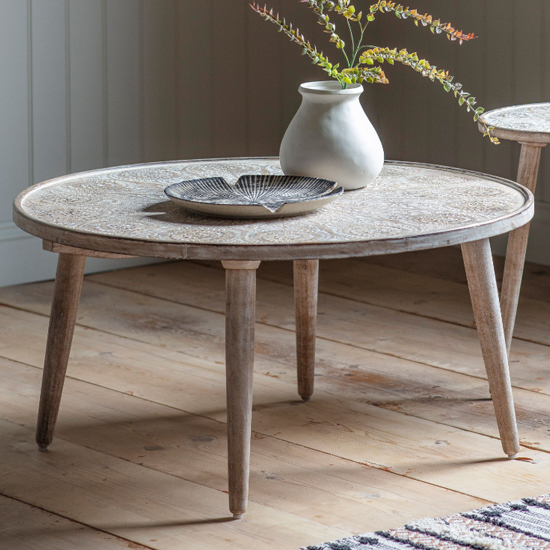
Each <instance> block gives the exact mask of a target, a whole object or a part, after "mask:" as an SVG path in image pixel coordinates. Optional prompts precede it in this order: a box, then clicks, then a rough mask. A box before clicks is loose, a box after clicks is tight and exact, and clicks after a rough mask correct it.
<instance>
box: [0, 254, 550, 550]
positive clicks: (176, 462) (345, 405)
mask: <svg viewBox="0 0 550 550" xmlns="http://www.w3.org/2000/svg"><path fill="white" fill-rule="evenodd" d="M501 263H502V262H501V261H498V262H497V264H498V265H497V271H501V267H502V266H501ZM258 276H259V280H258V308H257V319H258V324H257V329H256V334H257V345H256V376H255V396H254V403H255V405H254V421H253V440H252V459H251V462H252V465H251V482H250V492H251V494H250V506H249V512H248V513H247V514H246V516H245V519H244V520H241V521H232V520H231V519H230V518H229V511H228V508H227V491H226V437H225V394H224V392H225V385H224V339H223V335H224V318H223V307H224V290H223V289H224V282H223V271H222V270H221V269H220V265H219V264H202V265H201V264H198V263H192V262H183V263H171V264H162V265H154V266H148V267H142V268H134V269H130V270H124V271H116V272H109V273H103V274H99V275H93V276H89V277H87V278H86V282H85V283H84V290H83V297H82V302H81V306H80V310H79V316H78V327H77V330H76V333H75V340H74V344H73V350H72V355H71V361H70V364H69V378H68V379H67V383H66V385H65V393H64V397H63V400H62V404H61V413H60V418H59V423H58V427H57V432H56V439H55V440H54V443H53V444H52V446H51V447H50V451H49V452H47V453H39V452H38V451H37V448H36V446H35V444H34V424H35V417H36V410H37V400H38V390H39V384H40V378H41V370H40V369H41V364H42V360H43V354H44V348H45V337H46V329H47V322H48V318H47V316H48V312H49V305H50V300H51V295H52V288H53V285H52V283H51V282H47V283H39V284H32V285H24V286H19V287H10V288H3V289H0V304H2V305H1V306H0V327H1V328H0V548H2V549H8V548H9V549H10V550H14V549H15V550H19V549H40V550H43V549H45V550H49V549H52V550H66V549H67V550H68V549H71V550H72V549H74V548H81V549H84V548H85V549H98V548H100V549H102V550H103V549H111V548H112V549H118V548H158V549H178V550H181V549H185V550H199V549H201V550H202V549H205V550H206V549H208V550H212V549H215V550H224V549H251V550H262V549H270V550H275V549H284V550H293V549H294V550H295V549H297V548H299V547H300V546H302V545H307V544H313V543H316V542H321V541H327V540H332V539H335V538H339V537H342V536H345V535H349V534H351V533H361V532H365V531H371V530H378V529H387V528H390V527H396V526H398V525H400V524H402V523H404V522H406V521H408V520H411V519H413V518H419V517H423V516H434V515H445V514H449V513H453V512H458V511H465V510H469V509H472V508H476V507H479V506H483V505H486V504H488V503H492V502H498V501H505V500H509V499H516V498H519V497H526V496H535V495H538V494H543V493H545V492H549V491H550V467H549V466H550V376H548V372H549V370H550V268H544V267H541V266H535V265H530V266H528V268H527V273H526V277H525V283H524V292H523V299H522V302H521V306H520V312H519V318H518V326H517V331H516V335H517V338H516V339H515V341H514V344H513V350H512V355H511V369H512V379H513V382H514V386H515V389H514V396H515V400H516V408H517V413H518V419H519V428H520V437H521V441H522V445H523V448H522V451H521V453H520V455H519V456H520V458H519V459H517V460H514V461H510V460H507V459H505V457H504V454H503V452H502V449H501V446H500V441H499V439H498V433H497V427H496V423H495V420H494V416H493V410H492V403H491V401H490V396H489V392H488V387H487V383H486V380H485V374H484V369H483V364H482V360H481V355H480V349H479V343H478V340H477V335H476V332H475V330H474V328H473V326H472V325H473V323H472V311H471V306H470V302H469V297H468V291H467V287H466V284H465V276H464V271H463V268H462V264H461V258H460V251H459V250H458V249H455V248H453V249H445V250H439V251H430V252H422V253H414V254H405V255H400V256H391V257H380V258H371V259H357V260H346V261H326V262H322V263H321V280H320V288H321V295H320V305H319V332H318V334H319V339H318V365H317V374H316V392H315V395H314V397H313V399H312V400H311V401H310V402H309V403H302V402H301V401H299V400H298V397H297V394H296V389H295V378H296V374H295V359H294V349H295V345H294V333H293V330H294V320H293V297H292V296H293V295H292V288H291V266H290V264H288V263H285V262H275V263H270V264H267V263H266V264H263V265H262V267H261V268H260V271H259V273H258Z"/></svg>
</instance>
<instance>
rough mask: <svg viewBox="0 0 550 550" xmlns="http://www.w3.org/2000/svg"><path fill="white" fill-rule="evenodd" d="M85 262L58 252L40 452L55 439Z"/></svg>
mask: <svg viewBox="0 0 550 550" xmlns="http://www.w3.org/2000/svg"><path fill="white" fill-rule="evenodd" d="M85 265H86V257H85V256H75V255H72V254H59V259H58V262H57V274H56V277H55V289H54V295H53V302H52V309H51V315H50V326H49V329H48V343H47V346H46V359H45V361H44V374H43V375H42V390H41V394H40V407H39V409H38V424H37V427H36V442H37V443H38V448H39V449H40V450H41V451H45V450H47V448H48V445H49V444H50V443H51V442H52V439H53V431H54V429H55V422H56V420H57V414H58V412H59V404H60V402H61V394H62V393H63V383H64V381H65V372H66V371H67V363H68V362H69V353H70V351H71V343H72V341H73V332H74V326H75V323H76V314H77V310H78V302H79V300H80V291H81V289H82V280H83V278H84V267H85Z"/></svg>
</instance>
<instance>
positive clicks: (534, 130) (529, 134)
mask: <svg viewBox="0 0 550 550" xmlns="http://www.w3.org/2000/svg"><path fill="white" fill-rule="evenodd" d="M483 118H484V120H485V122H486V123H487V124H488V125H489V126H494V128H495V129H494V131H493V134H494V135H495V136H496V137H498V138H502V139H508V140H512V141H520V142H525V143H540V144H543V143H544V144H546V143H550V103H532V104H527V105H516V106H514V107H503V108H502V109H495V110H494V111H489V112H487V113H485V114H484V115H483ZM480 129H481V127H480Z"/></svg>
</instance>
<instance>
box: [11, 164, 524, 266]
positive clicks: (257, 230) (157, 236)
mask: <svg viewBox="0 0 550 550" xmlns="http://www.w3.org/2000/svg"><path fill="white" fill-rule="evenodd" d="M254 173H256V174H258V173H261V174H280V173H281V169H280V166H279V162H278V160H277V159H274V158H267V159H266V158H264V159H218V160H207V161H204V160H203V161H179V162H165V163H154V164H142V165H135V166H124V167H119V168H110V169H102V170H96V171H91V172H84V173H80V174H73V175H69V176H64V177H61V178H57V179H55V180H51V181H49V182H44V183H41V184H38V185H35V186H34V187H31V188H29V189H27V190H26V191H24V192H23V193H21V194H20V195H19V197H18V198H17V199H16V201H15V204H14V220H15V222H16V223H17V225H19V227H21V228H22V229H24V230H25V231H27V232H29V233H31V234H33V235H36V236H38V237H41V238H43V239H45V240H48V241H52V242H55V243H60V244H64V245H68V246H73V247H78V248H85V249H89V250H96V251H103V252H113V253H122V254H129V255H136V256H152V257H163V258H195V259H197V258H203V259H223V260H232V259H233V260H239V259H242V260H256V259H257V260H261V259H266V260H267V259H270V260H277V259H287V258H303V259H308V258H329V257H332V258H335V257H345V256H364V255H370V254H384V253H393V252H400V251H406V250H415V249H422V248H435V247H441V246H447V245H451V244H458V243H461V242H467V241H472V240H477V239H482V238H485V237H490V236H494V235H498V234H501V233H505V232H507V231H510V230H512V229H515V228H516V227H520V226H522V225H524V224H525V223H527V221H529V220H530V219H531V217H532V215H533V196H532V195H531V193H530V192H529V191H527V190H526V189H524V188H523V187H521V186H519V185H518V184H516V183H513V182H511V181H508V180H504V179H502V178H498V177H493V176H488V175H484V174H479V173H475V172H469V171H465V170H458V169H452V168H444V167H438V166H433V165H426V164H416V163H404V162H387V163H386V165H385V167H384V169H383V171H382V174H381V175H380V176H379V177H378V179H377V180H375V181H374V182H373V184H371V185H370V186H369V187H367V188H365V189H361V190H357V191H350V192H347V193H344V195H343V196H342V197H340V198H339V199H337V200H336V201H334V202H332V203H331V204H329V205H328V206H325V207H324V208H322V209H321V210H318V211H317V212H313V213H310V214H306V215H304V216H297V217H292V218H280V219H270V220H227V219H219V218H209V217H207V216H205V215H199V214H193V213H191V212H189V211H186V210H184V209H182V208H180V207H178V206H176V205H174V204H173V203H172V202H170V201H169V200H168V199H167V197H166V196H165V195H164V192H163V190H164V188H165V187H166V186H168V185H170V184H172V183H176V182H179V181H183V180H187V179H193V178H204V177H209V176H215V175H217V176H223V177H224V178H226V179H227V181H228V182H230V183H231V182H234V181H236V180H237V178H238V177H239V176H240V175H242V174H254Z"/></svg>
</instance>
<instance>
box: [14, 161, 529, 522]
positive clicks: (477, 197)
mask: <svg viewBox="0 0 550 550" xmlns="http://www.w3.org/2000/svg"><path fill="white" fill-rule="evenodd" d="M247 173H248V174H251V173H252V174H254V173H264V174H279V173H280V167H279V163H278V161H277V160H276V159H272V158H269V159H219V160H209V161H187V162H172V163H157V164H143V165H136V166H124V167H120V168H112V169H104V170H97V171H92V172H86V173H82V174H76V175H69V176H66V177H62V178H58V179H55V180H52V181H49V182H45V183H41V184H38V185H35V186H34V187H31V188H30V189H28V190H27V191H25V192H23V193H22V194H21V195H19V197H18V198H17V199H16V201H15V205H14V219H15V222H16V223H17V225H19V227H21V228H22V229H24V230H25V231H27V232H29V233H31V234H33V235H36V236H37V237H40V238H42V239H43V240H44V246H45V248H46V249H47V250H50V251H52V252H57V253H59V262H58V270H57V277H56V284H55V291H54V298H53V304H52V314H51V318H50V328H49V333H48V344H47V349H46V359H45V365H44V375H43V382H42V394H41V398H40V407H39V414H38V428H37V436H36V440H37V443H38V445H39V448H40V449H41V450H46V448H47V447H48V445H50V443H51V442H52V437H53V431H54V426H55V422H56V418H57V414H58V410H59V404H60V400H61V392H62V389H63V381H64V377H65V372H66V368H67V363H68V358H69V351H70V346H71V340H72V335H73V330H74V325H75V320H76V313H77V308H78V301H79V297H80V290H81V286H82V279H83V274H84V264H85V261H86V256H100V257H107V258H119V257H121V256H128V255H134V256H149V257H157V258H172V259H180V260H181V259H200V260H204V259H208V260H221V261H222V263H223V266H224V267H225V270H226V372H227V409H228V419H227V424H228V465H229V501H230V509H231V512H232V513H233V514H234V515H235V516H236V517H240V516H242V514H243V513H244V512H245V510H246V503H247V496H248V472H249V455H250V436H251V418H252V374H253V363H254V318H255V299H256V296H255V291H256V286H255V285H256V269H257V268H258V266H259V265H260V262H261V261H264V260H289V259H291V260H294V282H295V298H296V319H297V320H296V327H297V333H296V339H297V351H298V361H297V362H298V391H299V394H300V395H301V396H302V398H304V399H305V400H307V399H309V398H310V397H311V395H312V393H313V369H314V358H315V328H316V312H317V280H318V266H319V259H323V258H345V257H351V256H369V255H376V254H388V253H396V252H405V251H411V250H421V249H427V248H437V247H443V246H448V245H455V244H461V245H462V250H463V255H464V261H465V264H466V271H467V274H468V284H469V287H470V293H471V298H472V303H473V308H474V314H475V319H476V322H477V327H478V332H479V337H480V341H481V348H482V352H483V357H484V360H485V366H486V369H487V377H488V379H489V385H490V389H491V393H492V396H493V401H494V407H495V413H496V418H497V423H498V427H499V433H500V436H501V440H502V445H503V448H504V451H505V453H506V454H507V455H509V456H510V457H513V456H514V455H515V454H516V453H517V452H518V450H519V442H518V435H517V428H516V419H515V413H514V406H513V400H512V390H511V385H510V377H509V372H508V358H507V353H506V345H505V340H504V332H503V326H502V318H501V315H500V308H499V302H498V292H497V286H496V281H495V274H494V270H493V263H492V256H491V248H490V244H489V237H492V236H494V235H498V234H501V233H505V232H507V231H511V230H514V229H517V228H518V227H521V226H523V225H524V224H526V223H527V222H528V221H529V220H530V219H531V217H532V216H533V196H532V194H531V193H530V192H529V191H528V190H526V189H524V188H523V187H521V186H520V185H518V184H516V183H513V182H510V181H507V180H504V179H501V178H497V177H492V176H486V175H483V174H477V173H474V172H467V171H463V170H456V169H451V168H443V167H438V166H430V165H422V164H413V163H402V162H388V163H386V165H385V167H384V170H383V172H382V174H381V176H380V177H379V178H378V179H377V180H376V181H375V182H374V184H373V185H372V186H371V187H370V188H369V189H363V190H359V191H351V192H348V193H346V194H345V195H344V196H342V197H341V198H340V199H338V200H337V201H335V202H333V203H331V204H330V205H328V206H326V207H325V208H324V209H322V210H320V211H318V212H315V213H311V214H308V215H305V216H301V217H295V218H284V219H275V220H267V221H250V220H244V221H243V220H224V219H215V218H207V217H206V216H203V215H195V214H192V213H190V212H187V211H185V210H182V209H181V208H179V207H176V206H175V205H173V204H172V203H170V202H169V201H168V200H167V199H166V197H165V195H164V193H163V189H164V188H165V187H166V186H167V185H169V184H172V183H175V182H178V181H182V180H186V179H192V178H200V177H207V176H214V175H220V176H224V177H225V178H227V179H228V180H229V181H236V179H237V177H238V176H240V175H242V174H247Z"/></svg>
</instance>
